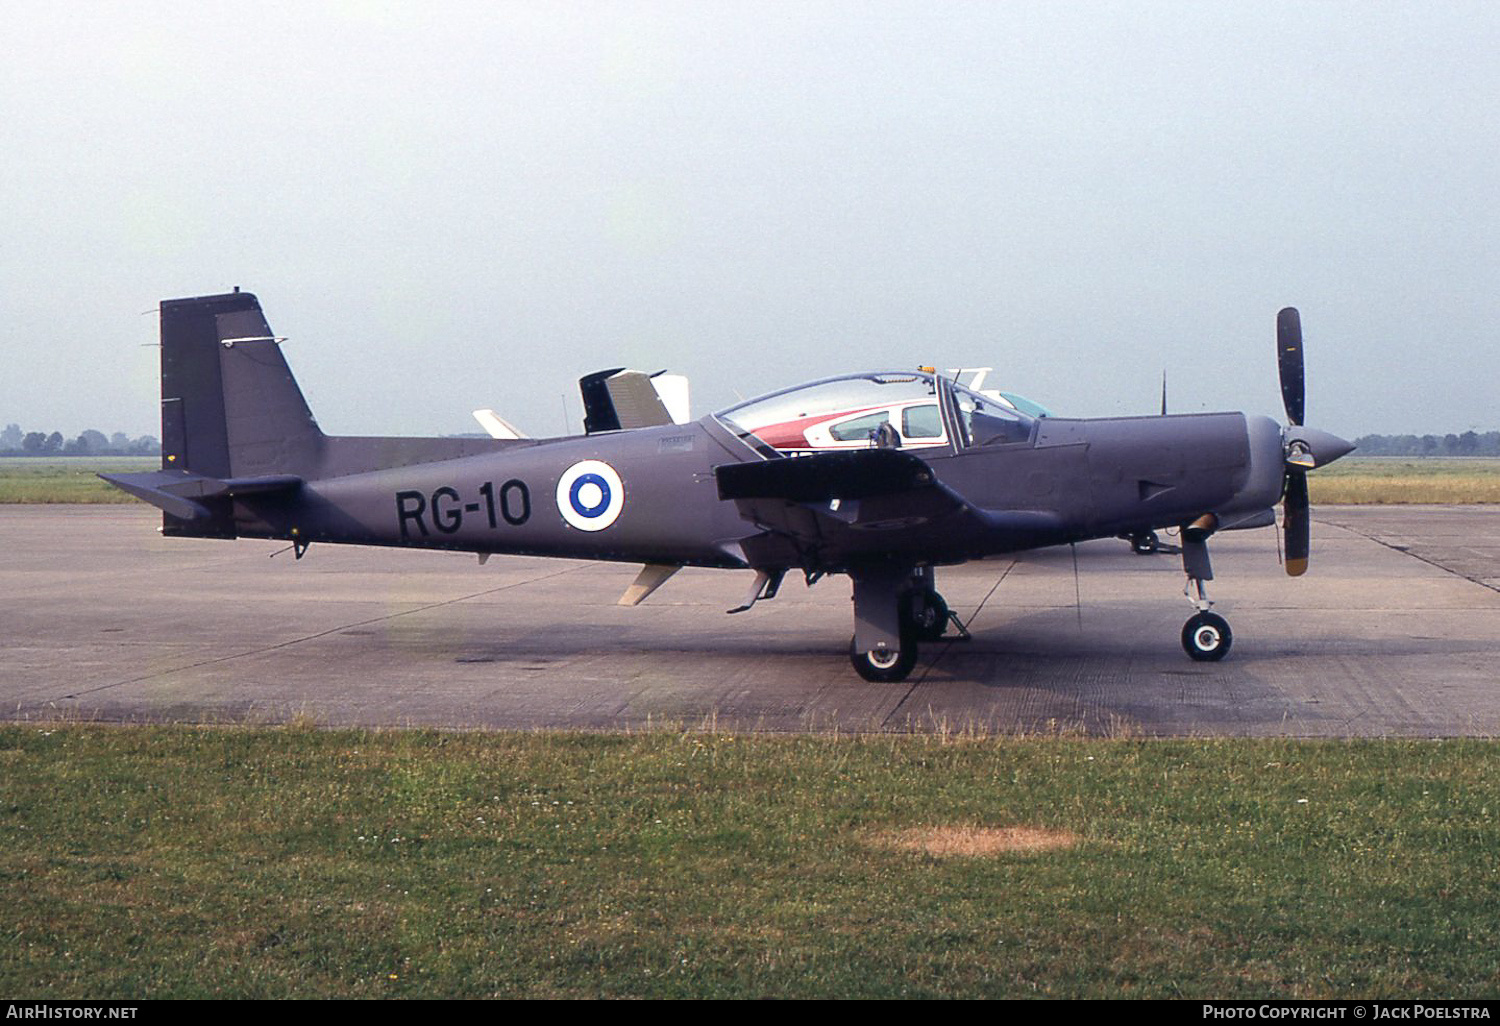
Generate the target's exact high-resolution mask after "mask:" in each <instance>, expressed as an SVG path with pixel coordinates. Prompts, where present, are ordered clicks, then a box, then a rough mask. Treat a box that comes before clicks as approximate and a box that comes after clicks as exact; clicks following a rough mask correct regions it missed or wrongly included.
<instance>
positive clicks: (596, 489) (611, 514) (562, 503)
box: [557, 460, 625, 531]
mask: <svg viewBox="0 0 1500 1026" xmlns="http://www.w3.org/2000/svg"><path fill="white" fill-rule="evenodd" d="M624 505H625V485H624V483H623V482H622V481H621V480H620V475H619V474H616V473H615V468H614V467H611V466H610V465H609V464H608V463H602V462H600V461H599V460H583V461H581V462H579V463H575V464H573V465H572V466H571V467H569V468H568V469H567V470H565V471H564V472H563V476H562V477H561V478H560V479H559V480H558V482H557V511H558V512H559V513H561V514H562V516H563V519H564V520H566V521H567V522H568V523H569V524H571V525H573V526H574V527H576V528H578V529H579V530H580V531H602V530H604V529H605V528H606V527H608V526H609V525H610V524H612V523H614V522H615V519H616V518H617V517H618V516H619V515H620V510H621V508H622V507H623V506H624Z"/></svg>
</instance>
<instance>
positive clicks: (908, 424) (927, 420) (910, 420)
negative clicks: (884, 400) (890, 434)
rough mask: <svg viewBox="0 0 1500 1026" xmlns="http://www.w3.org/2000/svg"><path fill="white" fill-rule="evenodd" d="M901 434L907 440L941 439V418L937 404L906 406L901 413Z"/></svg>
mask: <svg viewBox="0 0 1500 1026" xmlns="http://www.w3.org/2000/svg"><path fill="white" fill-rule="evenodd" d="M901 433H902V434H903V435H905V436H906V437H907V438H942V437H943V418H942V417H940V416H939V415H938V408H937V403H923V404H922V405H920V406H908V407H907V408H906V409H905V410H903V411H901Z"/></svg>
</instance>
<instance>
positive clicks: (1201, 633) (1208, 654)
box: [1182, 613, 1234, 663]
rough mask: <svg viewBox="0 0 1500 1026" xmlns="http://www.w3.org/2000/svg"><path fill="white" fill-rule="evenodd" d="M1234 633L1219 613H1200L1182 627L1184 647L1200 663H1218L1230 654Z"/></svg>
mask: <svg viewBox="0 0 1500 1026" xmlns="http://www.w3.org/2000/svg"><path fill="white" fill-rule="evenodd" d="M1233 643H1234V632H1233V631H1231V630H1230V629H1229V621H1228V620H1226V619H1224V618H1223V617H1222V616H1220V615H1219V614H1217V613H1199V614H1198V615H1196V616H1194V617H1192V618H1191V619H1189V620H1188V622H1187V623H1185V624H1183V625H1182V647H1183V650H1184V651H1186V652H1187V654H1188V655H1190V656H1192V657H1193V659H1194V660H1196V661H1197V662H1200V663H1216V662H1218V661H1219V660H1220V659H1223V658H1224V657H1225V656H1226V655H1228V654H1229V646H1230V645H1232V644H1233Z"/></svg>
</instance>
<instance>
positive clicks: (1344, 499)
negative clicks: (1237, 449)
mask: <svg viewBox="0 0 1500 1026" xmlns="http://www.w3.org/2000/svg"><path fill="white" fill-rule="evenodd" d="M159 465H160V461H159V460H158V458H157V457H155V456H143V457H132V456H119V457H107V458H99V457H87V456H81V457H73V458H63V457H59V458H57V459H40V458H39V459H30V458H25V457H0V503H7V502H14V503H52V502H137V501H139V500H137V499H134V498H132V497H131V496H129V495H126V494H125V493H124V492H122V491H120V490H119V489H118V488H112V487H111V486H109V485H107V484H105V483H104V482H103V481H101V480H99V479H98V478H97V477H96V476H95V474H96V473H97V472H99V471H101V470H102V471H105V472H106V473H108V472H109V471H112V470H114V471H127V472H128V471H142V470H154V469H156V467H158V466H159ZM1308 481H1309V491H1310V494H1311V497H1312V501H1313V503H1314V504H1317V503H1330V504H1344V503H1356V504H1368V503H1413V502H1414V503H1427V502H1435V503H1476V502H1478V503H1484V502H1500V459H1485V458H1475V459H1387V458H1383V457H1371V458H1365V457H1359V456H1348V457H1345V458H1344V459H1342V460H1340V461H1339V462H1338V463H1335V464H1333V465H1332V466H1330V467H1328V468H1327V469H1326V470H1320V471H1318V472H1316V473H1314V474H1312V475H1310V476H1309V478H1308Z"/></svg>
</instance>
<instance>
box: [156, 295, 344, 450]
mask: <svg viewBox="0 0 1500 1026" xmlns="http://www.w3.org/2000/svg"><path fill="white" fill-rule="evenodd" d="M161 430H162V469H164V470H187V471H191V472H193V473H195V474H203V475H205V476H208V477H215V478H247V477H259V476H264V475H270V474H301V473H306V472H307V471H308V470H309V469H310V468H311V467H313V466H314V465H315V464H316V462H317V459H318V456H319V454H320V451H321V446H322V441H323V433H322V431H320V430H319V429H318V425H317V422H316V421H315V420H313V416H312V411H311V410H309V409H308V407H307V401H306V400H305V399H303V397H302V390H301V389H300V388H298V387H297V382H296V379H294V378H293V377H292V372H291V369H290V368H289V367H288V366H287V363H286V359H285V358H284V357H283V356H282V355H281V347H280V343H279V340H278V339H276V338H275V337H274V336H272V334H271V328H270V326H269V325H268V324H267V323H266V319H265V317H264V315H262V313H261V310H260V303H259V301H257V300H256V298H255V297H254V296H253V295H251V294H250V293H248V292H232V293H229V294H227V295H221V296H200V297H197V298H194V299H169V300H165V301H163V302H162V304H161Z"/></svg>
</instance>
